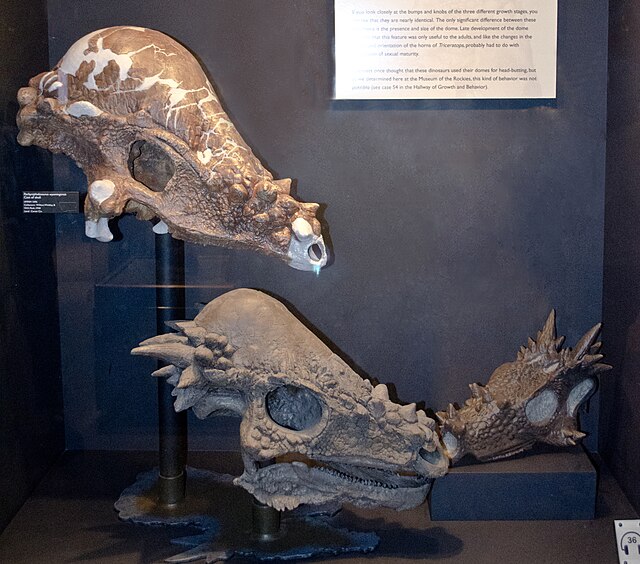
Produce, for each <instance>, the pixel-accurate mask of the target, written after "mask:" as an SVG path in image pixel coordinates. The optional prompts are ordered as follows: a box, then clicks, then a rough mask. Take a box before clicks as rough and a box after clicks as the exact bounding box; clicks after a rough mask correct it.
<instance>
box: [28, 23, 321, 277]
mask: <svg viewBox="0 0 640 564" xmlns="http://www.w3.org/2000/svg"><path fill="white" fill-rule="evenodd" d="M18 102H19V104H20V107H21V109H20V112H19V114H18V119H17V122H18V127H19V128H20V133H19V135H18V141H19V143H21V144H22V145H31V144H34V145H38V146H40V147H44V148H46V149H49V150H50V151H53V152H56V153H58V152H62V153H65V154H66V155H68V156H70V157H71V158H72V159H73V160H74V161H75V162H76V163H77V164H78V166H80V168H82V170H83V171H84V172H85V174H86V176H87V181H88V186H89V187H88V197H87V199H86V201H85V220H86V224H85V225H86V230H85V231H86V234H87V235H88V236H89V237H92V238H96V239H98V240H99V241H105V242H106V241H110V240H111V239H112V238H113V236H112V234H111V232H110V230H109V226H108V220H109V219H110V218H113V217H116V216H118V215H120V214H122V213H123V212H134V213H136V214H137V216H138V217H139V218H140V219H155V218H159V219H160V220H161V221H160V222H159V223H158V224H156V226H155V227H154V230H155V231H156V232H158V233H161V232H166V230H167V229H168V231H169V232H170V233H171V235H173V236H174V237H176V238H178V239H183V240H185V241H190V242H195V243H201V244H207V245H219V246H225V247H244V248H251V249H254V250H258V251H260V252H263V253H265V254H268V255H272V256H276V257H279V258H281V259H283V260H285V261H286V262H288V263H289V264H290V265H291V266H292V267H294V268H298V269H301V270H315V271H318V270H319V269H320V268H321V267H322V266H324V265H325V264H326V261H327V254H326V250H325V245H324V242H323V238H322V235H321V231H320V223H319V221H318V220H317V219H316V216H315V214H316V211H317V209H318V204H314V203H301V202H298V201H296V200H295V199H294V198H293V197H291V196H290V194H289V191H290V186H291V180H290V179H283V180H274V178H273V176H272V175H271V173H269V171H267V170H266V169H265V168H264V167H263V166H262V164H261V163H260V162H259V160H258V159H257V158H256V157H255V155H254V154H253V153H252V151H251V149H250V148H249V147H248V146H247V144H246V143H245V142H244V141H243V139H242V138H241V137H240V134H239V133H238V131H237V130H236V128H235V127H234V125H233V124H232V123H231V121H230V120H229V117H228V116H227V115H226V114H225V112H224V111H223V109H222V107H221V105H220V101H219V100H218V97H217V96H216V94H215V92H214V90H213V88H212V86H211V84H210V82H209V80H208V79H207V77H206V76H205V74H204V72H203V70H202V68H201V67H200V65H199V64H198V62H197V61H196V59H195V58H194V57H193V55H192V54H191V53H189V51H187V49H185V48H184V47H182V46H181V45H180V44H179V43H177V42H176V41H174V40H173V39H171V38H170V37H168V36H166V35H164V34H162V33H160V32H158V31H153V30H150V29H144V28H139V27H126V26H122V27H112V28H108V29H102V30H99V31H95V32H93V33H90V34H89V35H86V36H85V37H83V38H81V39H79V40H78V41H77V42H76V43H75V44H74V45H73V46H72V47H71V48H70V49H69V51H67V53H66V54H65V55H64V57H62V59H61V60H60V62H59V63H58V64H57V65H56V66H55V67H54V69H53V70H51V71H49V72H45V73H42V74H39V75H38V76H36V77H34V78H32V79H31V81H30V82H29V86H27V87H25V88H21V89H20V91H19V92H18Z"/></svg>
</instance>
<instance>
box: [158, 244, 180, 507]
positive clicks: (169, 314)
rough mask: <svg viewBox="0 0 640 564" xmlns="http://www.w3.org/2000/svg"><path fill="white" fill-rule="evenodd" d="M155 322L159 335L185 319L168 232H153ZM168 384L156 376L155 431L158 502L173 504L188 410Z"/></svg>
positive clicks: (177, 259)
mask: <svg viewBox="0 0 640 564" xmlns="http://www.w3.org/2000/svg"><path fill="white" fill-rule="evenodd" d="M155 245H156V322H157V330H158V334H161V333H169V332H170V331H171V330H170V329H169V328H168V327H167V326H166V325H165V321H170V320H175V319H184V315H185V295H184V243H183V242H182V241H178V240H176V239H174V238H173V237H171V235H168V234H166V235H156V241H155ZM173 400H174V398H173V396H172V395H171V386H170V385H169V384H167V382H166V381H165V379H164V378H158V433H159V439H160V452H159V455H160V456H159V458H160V460H159V466H160V472H159V476H158V501H159V503H160V504H161V505H175V504H176V503H180V502H181V501H182V500H183V499H184V496H185V487H186V478H187V476H186V471H185V466H186V462H187V413H186V411H182V412H180V413H176V411H175V409H174V408H173Z"/></svg>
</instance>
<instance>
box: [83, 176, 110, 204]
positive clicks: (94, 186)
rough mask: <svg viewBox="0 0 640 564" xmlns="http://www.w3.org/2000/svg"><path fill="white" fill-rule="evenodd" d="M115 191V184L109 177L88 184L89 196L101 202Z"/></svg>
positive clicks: (98, 202)
mask: <svg viewBox="0 0 640 564" xmlns="http://www.w3.org/2000/svg"><path fill="white" fill-rule="evenodd" d="M115 191H116V185H115V184H114V183H113V182H112V181H111V180H109V179H103V180H95V181H94V182H92V183H91V184H90V185H89V197H90V198H91V199H92V200H93V201H94V202H96V203H97V204H101V203H102V202H104V201H105V200H106V199H107V198H110V197H111V196H112V195H113V193H114V192H115Z"/></svg>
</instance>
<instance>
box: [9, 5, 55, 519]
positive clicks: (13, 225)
mask: <svg viewBox="0 0 640 564" xmlns="http://www.w3.org/2000/svg"><path fill="white" fill-rule="evenodd" d="M0 14H1V16H0V54H1V55H0V492H2V493H0V530H2V529H3V528H4V526H5V525H6V524H7V523H8V522H9V520H10V519H11V517H13V515H14V513H15V512H16V511H17V510H18V508H19V507H20V505H21V504H22V503H23V502H24V500H25V499H26V497H27V496H28V495H29V493H30V492H31V490H32V489H33V487H34V486H35V485H36V483H37V481H38V480H39V479H40V478H41V477H42V476H43V475H44V473H45V472H46V471H47V470H48V469H49V467H50V466H51V464H52V463H53V461H54V460H55V459H56V458H57V457H58V455H59V454H60V453H61V452H62V450H63V448H64V426H63V419H62V381H61V376H60V352H59V333H58V314H57V300H56V278H55V231H54V222H53V218H52V217H47V216H43V215H31V216H25V215H23V214H22V191H23V190H51V189H52V183H53V177H52V171H51V156H50V155H49V153H47V152H46V151H43V150H40V149H36V148H34V147H29V148H24V147H20V146H19V145H18V143H17V141H16V135H17V133H18V129H17V127H16V125H15V119H16V112H17V110H18V103H17V102H16V92H17V91H18V88H19V87H20V86H23V85H24V84H25V83H26V81H27V80H29V78H31V76H32V75H34V74H36V73H38V72H40V70H41V69H42V66H43V65H46V63H47V10H46V3H45V2H44V1H40V0H37V1H34V2H28V3H25V2H19V1H11V0H1V1H0Z"/></svg>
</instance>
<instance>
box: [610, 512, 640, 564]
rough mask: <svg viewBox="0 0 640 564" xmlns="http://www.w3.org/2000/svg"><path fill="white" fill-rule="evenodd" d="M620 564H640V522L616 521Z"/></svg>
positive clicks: (631, 520) (632, 520) (629, 520)
mask: <svg viewBox="0 0 640 564" xmlns="http://www.w3.org/2000/svg"><path fill="white" fill-rule="evenodd" d="M614 523H615V527H616V542H617V544H618V559H619V561H620V564H640V521H637V520H634V519H628V520H626V521H614Z"/></svg>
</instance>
